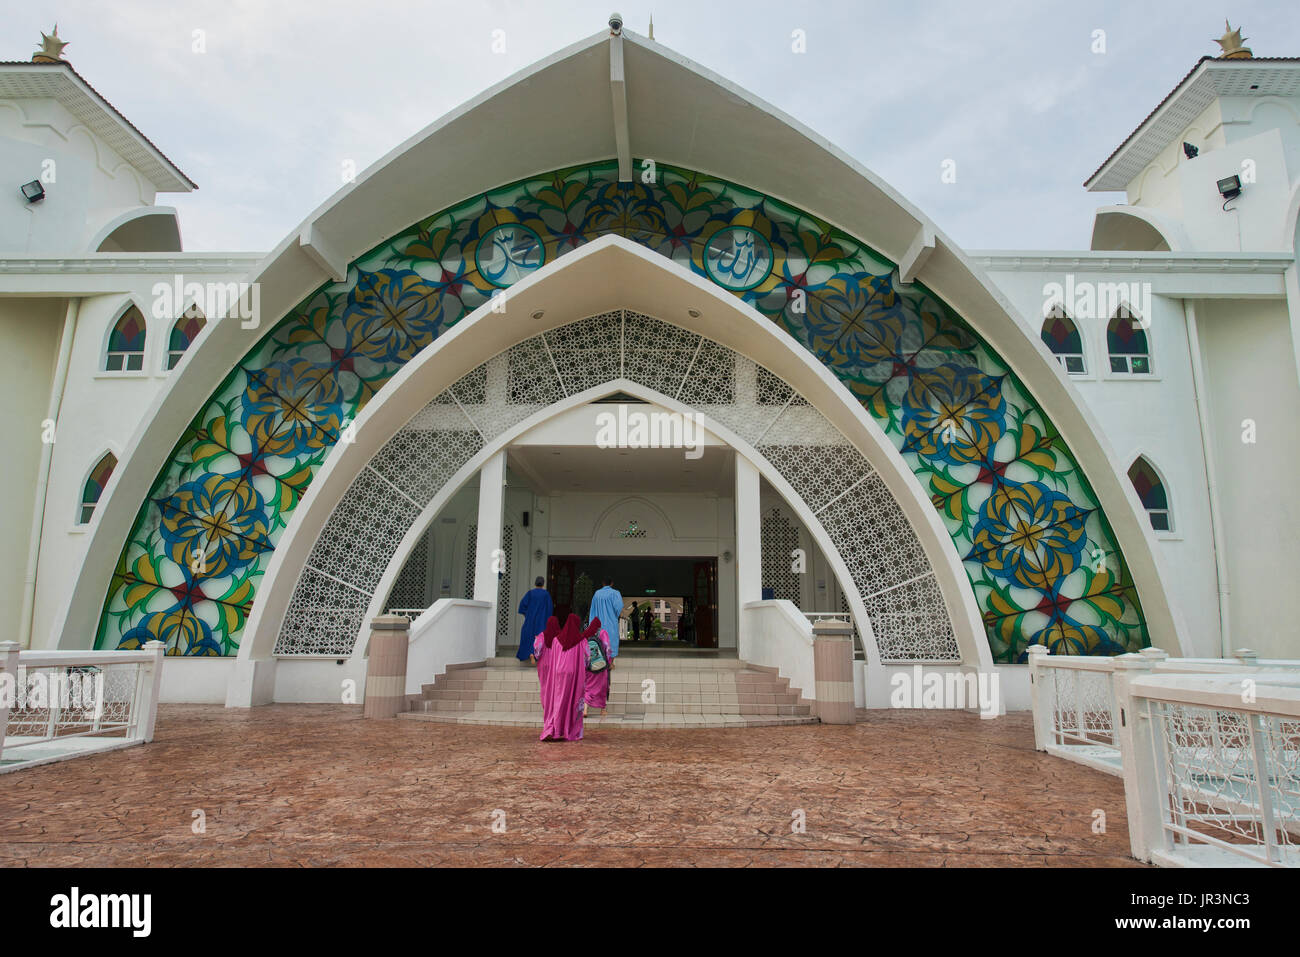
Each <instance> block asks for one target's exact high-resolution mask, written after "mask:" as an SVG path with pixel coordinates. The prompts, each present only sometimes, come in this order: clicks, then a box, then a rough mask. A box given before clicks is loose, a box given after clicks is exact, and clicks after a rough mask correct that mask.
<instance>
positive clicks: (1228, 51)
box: [1214, 20, 1251, 60]
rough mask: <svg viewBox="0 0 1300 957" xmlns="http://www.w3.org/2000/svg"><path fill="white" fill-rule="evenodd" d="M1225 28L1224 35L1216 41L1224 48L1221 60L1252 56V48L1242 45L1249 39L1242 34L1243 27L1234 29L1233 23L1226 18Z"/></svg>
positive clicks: (1220, 56) (1220, 55)
mask: <svg viewBox="0 0 1300 957" xmlns="http://www.w3.org/2000/svg"><path fill="white" fill-rule="evenodd" d="M1223 28H1224V34H1223V36H1222V37H1220V38H1219V39H1217V40H1215V41H1214V42H1215V43H1217V44H1218V45H1219V46H1220V47H1221V48H1222V50H1223V52H1222V53H1221V54H1219V59H1221V60H1232V59H1244V58H1246V57H1249V56H1251V52H1250V48H1249V47H1245V46H1242V44H1243V43H1244V42H1245V41H1246V40H1248V39H1249V37H1243V36H1242V35H1241V27H1238V28H1237V29H1235V30H1234V29H1232V24H1231V23H1229V22H1228V21H1227V20H1224V21H1223Z"/></svg>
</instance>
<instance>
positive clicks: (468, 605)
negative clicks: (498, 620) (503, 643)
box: [405, 598, 493, 694]
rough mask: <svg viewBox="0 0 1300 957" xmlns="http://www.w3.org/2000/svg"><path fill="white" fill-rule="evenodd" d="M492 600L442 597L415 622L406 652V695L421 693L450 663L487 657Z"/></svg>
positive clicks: (470, 662)
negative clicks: (486, 646) (484, 643)
mask: <svg viewBox="0 0 1300 957" xmlns="http://www.w3.org/2000/svg"><path fill="white" fill-rule="evenodd" d="M492 607H493V606H492V602H490V601H474V600H473V599H469V598H440V599H438V600H437V601H436V602H434V603H433V605H432V606H430V607H429V608H428V609H427V610H426V611H425V612H424V614H422V615H420V616H419V617H418V618H416V619H415V620H414V621H413V622H411V630H410V639H409V642H408V644H407V652H406V689H405V693H406V694H419V693H420V689H421V686H422V685H425V684H429V683H431V682H432V681H433V679H434V678H436V677H437V676H438V675H440V674H442V673H443V672H444V671H446V670H447V666H448V665H456V664H472V663H473V662H476V661H482V660H483V635H484V634H486V633H487V632H486V629H487V626H488V624H489V621H490V618H491V615H492Z"/></svg>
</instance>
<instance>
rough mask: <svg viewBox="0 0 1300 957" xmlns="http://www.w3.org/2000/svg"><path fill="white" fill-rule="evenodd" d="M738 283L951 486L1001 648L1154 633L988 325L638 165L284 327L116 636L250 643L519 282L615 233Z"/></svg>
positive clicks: (466, 211) (565, 191)
mask: <svg viewBox="0 0 1300 957" xmlns="http://www.w3.org/2000/svg"><path fill="white" fill-rule="evenodd" d="M611 234H612V235H618V236H623V237H625V238H628V239H631V240H633V241H635V242H637V243H639V244H641V245H643V246H645V247H647V248H649V249H651V250H652V251H654V252H656V253H658V254H660V255H662V256H665V257H666V258H668V259H670V260H672V261H673V262H674V263H677V264H679V265H680V266H682V267H683V268H685V269H688V270H690V271H691V272H693V273H695V274H696V275H698V276H701V277H704V278H707V279H709V280H710V281H712V282H714V283H716V284H718V285H719V286H721V287H722V288H725V289H728V290H730V291H731V292H732V293H734V294H735V295H736V296H738V297H739V298H740V299H742V300H743V301H744V302H745V303H747V304H749V305H750V306H752V307H753V308H754V309H755V310H757V311H758V312H759V313H761V314H762V315H764V316H765V317H767V318H768V319H769V320H770V321H772V322H773V323H775V324H776V325H777V326H778V327H779V328H780V329H781V330H783V331H784V332H785V333H786V334H787V335H789V336H790V337H791V338H792V339H793V340H794V341H795V342H796V343H798V344H799V345H800V346H802V347H803V348H805V349H807V350H808V351H809V352H811V353H812V354H813V355H814V356H815V357H816V358H817V359H818V360H819V361H821V362H822V363H823V364H824V365H826V366H827V367H828V368H829V369H830V370H831V371H832V372H834V373H835V375H837V376H838V377H839V378H840V379H841V381H843V382H844V384H845V385H846V386H847V387H848V389H849V390H850V391H851V392H852V393H853V394H854V395H855V396H856V397H857V398H858V399H859V400H860V401H861V402H862V403H863V406H864V408H865V409H866V410H867V411H868V412H869V413H870V414H871V415H872V416H873V417H874V418H875V419H876V421H877V422H878V423H879V424H880V425H881V427H882V429H883V430H884V431H885V434H886V435H887V436H888V437H889V438H890V440H891V441H892V442H893V443H894V444H895V445H896V447H897V448H898V450H899V452H900V453H901V454H902V455H903V457H904V459H905V460H906V461H907V462H908V464H909V466H910V467H911V468H912V470H913V471H914V473H915V474H916V476H917V478H918V480H919V481H920V482H921V483H922V485H923V486H924V487H926V488H928V490H929V492H930V494H931V496H932V501H933V503H934V507H935V508H936V509H937V510H938V512H939V514H940V516H941V518H942V520H943V522H944V523H945V525H946V527H947V529H948V531H949V533H950V534H951V535H952V537H953V540H954V541H955V542H956V544H957V548H958V551H959V554H961V555H962V556H963V560H964V562H965V567H966V570H967V572H968V574H969V576H970V580H971V584H972V587H973V589H974V592H975V595H976V597H977V599H978V601H979V603H980V605H981V608H982V611H983V616H984V624H985V629H986V632H987V634H988V639H989V643H990V646H991V648H992V651H993V654H994V657H995V659H996V660H999V661H1004V662H1016V661H1023V660H1024V659H1025V655H1026V649H1027V648H1028V647H1029V646H1030V645H1033V644H1045V645H1048V646H1050V647H1051V648H1052V649H1053V650H1054V651H1056V652H1057V653H1066V654H1082V653H1089V654H1113V653H1119V652H1124V651H1135V650H1137V649H1139V648H1141V647H1143V646H1145V645H1146V644H1148V641H1147V633H1146V626H1145V623H1144V621H1143V617H1142V610H1141V605H1140V603H1139V600H1138V596H1137V593H1136V589H1135V588H1134V585H1133V582H1132V580H1131V578H1130V576H1129V573H1128V568H1127V565H1126V563H1125V561H1124V558H1123V556H1122V555H1121V554H1120V551H1119V548H1118V546H1117V544H1116V541H1115V537H1114V535H1113V533H1112V532H1111V530H1110V527H1109V525H1108V523H1107V521H1106V518H1105V516H1104V515H1103V514H1102V512H1101V510H1100V508H1099V507H1098V504H1097V499H1096V496H1095V495H1094V494H1093V492H1092V489H1091V487H1090V486H1089V485H1088V483H1087V480H1086V479H1085V477H1084V476H1083V474H1082V473H1081V471H1080V469H1079V467H1078V464H1077V462H1076V461H1075V459H1074V457H1073V456H1072V455H1071V453H1070V451H1069V449H1068V448H1066V446H1065V444H1064V442H1063V441H1062V440H1061V438H1060V436H1059V435H1058V434H1057V432H1056V430H1055V429H1054V428H1053V426H1052V424H1051V422H1050V421H1048V419H1047V418H1046V416H1045V415H1044V414H1043V413H1042V411H1041V410H1040V409H1039V408H1038V407H1037V406H1036V405H1035V403H1034V402H1033V401H1031V400H1030V398H1029V397H1028V393H1027V392H1026V391H1025V390H1024V389H1023V388H1021V387H1020V385H1019V383H1018V382H1017V380H1016V378H1015V376H1014V375H1013V374H1012V373H1011V372H1010V370H1009V369H1008V368H1007V367H1006V365H1005V364H1004V363H1003V362H1002V360H1001V359H999V358H998V356H997V355H996V353H995V352H994V351H992V350H991V349H990V348H989V347H988V346H987V345H986V344H985V343H983V342H982V341H981V340H980V339H979V337H978V336H977V335H976V334H975V333H974V332H973V331H972V330H971V328H970V327H969V326H968V325H967V324H966V323H965V322H964V321H963V320H962V319H961V318H960V317H959V316H957V315H956V314H955V313H954V312H953V311H952V310H951V309H950V308H949V307H948V306H947V305H945V304H944V303H943V302H942V301H940V300H939V299H938V297H936V296H934V295H933V294H932V293H931V292H930V291H929V290H928V289H926V288H925V287H924V285H922V284H921V283H913V284H910V285H905V284H902V283H900V282H899V280H898V274H897V270H896V268H895V266H894V264H893V263H891V262H889V261H887V260H885V259H883V258H882V257H880V256H879V255H878V254H876V253H875V252H874V251H872V250H871V249H869V248H867V247H866V246H864V245H862V244H861V243H859V242H858V241H856V240H855V239H853V238H852V237H850V236H847V235H845V234H844V233H841V232H839V231H837V230H836V229H834V228H833V227H831V226H830V225H829V224H827V223H825V222H824V221H822V220H819V219H817V218H815V217H813V216H810V215H808V214H807V213H804V212H801V211H799V210H797V209H794V208H792V207H789V206H786V205H784V204H783V203H780V202H778V201H776V200H773V199H771V198H770V197H767V196H765V195H763V194H761V193H757V192H754V191H751V190H748V189H745V188H744V187H741V186H737V185H736V184H734V183H729V182H727V181H724V180H721V179H718V178H715V177H710V176H706V175H703V174H700V173H695V172H691V171H689V170H684V169H676V168H670V167H666V166H664V165H663V164H659V166H658V175H657V178H656V180H655V182H653V183H644V182H641V181H640V180H637V181H634V182H630V183H620V182H619V181H618V166H617V163H616V162H615V161H612V160H611V161H606V162H601V163H596V164H592V165H589V166H583V167H577V168H572V169H565V170H560V171H557V172H554V173H550V174H545V175H541V176H537V177H534V178H531V179H528V180H525V181H523V182H519V183H514V184H511V185H509V186H503V187H501V188H499V189H495V190H491V191H489V192H487V193H484V194H482V195H480V196H476V197H474V198H472V199H469V200H466V201H465V202H463V203H461V204H459V205H457V206H455V207H453V208H450V209H447V210H444V211H442V212H439V213H437V214H435V215H432V216H429V217H427V218H425V219H422V220H420V221H419V222H417V223H415V224H414V225H412V226H411V227H410V228H409V229H407V230H405V231H403V232H402V233H400V234H398V235H397V236H395V237H393V238H392V239H390V240H388V241H386V242H384V243H383V244H381V245H380V246H378V247H376V248H375V249H373V250H371V251H370V252H368V253H366V254H365V255H363V256H361V257H360V258H358V259H357V260H356V261H355V262H353V263H352V264H351V267H350V269H349V271H348V275H347V278H346V279H345V280H344V281H342V282H337V283H327V284H326V285H324V286H322V287H321V288H320V289H318V290H317V291H316V292H315V293H314V294H312V295H311V296H309V297H308V298H307V299H306V300H304V301H303V302H302V303H301V304H300V305H299V306H298V307H297V308H295V309H294V310H292V311H291V312H290V314H289V315H288V316H286V317H285V318H284V319H283V320H282V321H280V322H279V323H277V324H276V325H275V326H274V327H273V328H272V329H271V330H270V331H269V332H268V334H267V335H266V336H265V337H264V338H263V339H262V341H261V342H259V343H258V344H257V346H255V347H254V348H253V350H252V351H251V352H250V353H249V354H248V355H246V356H245V357H244V359H243V360H242V361H241V362H240V363H239V364H238V365H237V366H236V367H235V368H234V369H233V370H232V371H231V373H230V374H229V376H228V377H227V378H226V380H225V382H224V383H223V384H222V386H221V387H220V388H219V389H218V390H217V392H216V393H215V394H214V395H213V396H212V398H211V399H210V400H209V402H208V403H207V405H205V406H204V408H203V409H202V410H201V411H200V413H199V414H198V415H197V416H196V417H195V419H194V421H193V422H192V423H191V424H190V427H189V428H188V429H187V430H186V432H185V434H184V435H182V436H181V438H180V441H179V442H178V443H177V446H176V449H175V452H174V453H173V455H172V456H171V458H170V460H169V462H168V463H167V465H166V466H165V468H164V469H163V471H162V472H161V473H160V474H159V476H158V478H157V480H156V482H155V483H154V486H153V488H152V489H151V490H150V493H149V496H148V498H147V500H146V501H145V503H144V505H143V507H142V508H141V510H140V513H139V515H138V517H137V519H136V523H135V526H134V528H133V530H132V532H131V534H130V537H129V540H128V541H127V543H126V546H125V548H124V549H123V551H122V555H121V558H120V559H119V561H118V564H117V567H116V569H115V572H114V575H113V579H112V584H111V586H110V589H109V592H108V596H107V599H106V602H105V605H104V611H103V615H102V617H101V621H100V629H99V635H98V639H97V642H98V647H104V648H113V647H135V646H137V645H138V644H140V643H143V642H144V641H147V640H149V639H150V638H155V637H156V638H160V639H161V640H163V641H164V642H165V643H166V644H167V647H168V649H169V652H170V653H173V654H223V655H229V654H234V653H235V651H236V650H237V648H238V645H239V641H240V636H241V632H242V629H243V627H244V624H245V622H246V621H247V618H248V614H249V610H250V608H251V606H252V602H253V600H254V597H255V593H256V589H257V587H258V584H259V582H260V580H261V577H262V575H263V574H264V572H265V569H266V565H267V562H268V561H269V558H270V555H271V553H272V552H273V550H274V548H275V547H276V543H277V542H278V541H279V539H280V536H281V535H282V534H283V531H284V529H285V527H286V526H287V524H288V522H289V521H290V519H291V517H292V513H293V510H294V508H295V507H296V505H297V503H298V501H299V499H300V498H301V497H302V495H303V493H304V492H305V490H306V488H307V486H308V485H309V484H310V482H311V480H312V477H313V476H314V475H315V474H316V471H317V470H318V469H319V467H320V465H321V463H322V462H323V460H324V458H325V457H326V455H328V453H329V451H330V449H331V448H332V447H333V445H334V443H335V442H336V441H337V440H338V438H339V436H340V434H341V433H342V431H343V430H344V429H345V428H346V427H347V425H348V423H349V422H351V421H352V420H353V419H354V418H355V417H356V415H357V413H358V412H359V411H360V410H361V409H362V408H363V407H364V406H365V405H366V403H368V402H369V401H370V399H371V398H372V397H373V396H374V395H375V394H376V393H377V392H378V391H379V390H380V389H382V388H383V387H384V384H385V383H387V382H388V380H389V379H391V378H392V377H393V376H394V375H395V374H396V373H397V372H398V371H399V370H400V369H401V367H402V366H403V365H404V364H405V363H406V362H407V361H409V360H410V359H411V358H412V357H413V356H415V355H416V354H417V353H418V352H419V351H420V350H421V349H423V348H425V347H427V346H428V345H429V344H430V343H432V342H433V341H434V340H435V339H436V338H437V337H438V336H440V335H441V334H442V333H444V332H445V331H447V330H448V329H450V328H452V327H453V326H454V325H455V324H456V323H457V322H459V321H460V320H461V319H462V318H463V317H464V316H466V315H468V314H469V313H470V312H472V311H473V310H474V309H476V308H478V307H479V306H481V305H482V304H484V303H485V302H488V301H489V300H490V298H491V297H492V295H493V293H494V292H496V291H497V290H499V289H501V288H503V287H505V286H508V285H510V284H511V283H513V282H516V281H518V280H519V279H521V278H523V277H524V276H526V275H528V274H529V273H531V272H533V271H535V270H536V269H539V268H541V267H542V266H543V265H544V264H546V263H550V262H553V261H554V260H555V259H557V258H558V257H560V256H563V255H564V254H565V253H568V252H571V251H572V250H574V249H577V248H579V247H581V246H582V245H584V244H585V243H588V242H590V241H592V240H594V239H596V238H599V237H600V236H604V235H611Z"/></svg>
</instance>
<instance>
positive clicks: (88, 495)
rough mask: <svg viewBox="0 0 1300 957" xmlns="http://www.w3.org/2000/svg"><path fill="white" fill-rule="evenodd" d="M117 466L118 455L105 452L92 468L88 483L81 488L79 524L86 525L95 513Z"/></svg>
mask: <svg viewBox="0 0 1300 957" xmlns="http://www.w3.org/2000/svg"><path fill="white" fill-rule="evenodd" d="M115 468H117V456H116V455H114V454H113V453H112V452H105V453H104V457H103V458H102V459H100V460H99V461H98V462H97V463H96V464H95V467H94V468H93V469H91V470H90V475H89V477H87V479H86V485H85V487H84V488H83V489H82V490H81V507H80V509H78V511H77V524H78V525H85V524H86V523H87V522H89V521H90V518H91V516H92V515H94V514H95V506H96V505H97V504H99V497H100V496H101V495H103V494H104V487H105V486H106V485H108V479H109V477H110V476H111V475H112V474H113V469H115Z"/></svg>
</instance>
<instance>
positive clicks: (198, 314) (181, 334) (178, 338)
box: [167, 306, 208, 369]
mask: <svg viewBox="0 0 1300 957" xmlns="http://www.w3.org/2000/svg"><path fill="white" fill-rule="evenodd" d="M207 322H208V321H207V319H205V318H204V317H203V312H202V310H200V309H199V307H198V306H190V307H189V308H188V309H186V310H185V312H184V314H183V315H182V316H181V317H180V318H179V319H177V320H176V324H175V325H174V326H172V334H171V338H170V339H169V340H168V342H167V368H168V369H175V368H176V364H177V363H178V362H180V361H181V356H183V355H185V350H186V349H188V348H189V347H190V344H191V343H192V342H194V340H195V339H196V338H198V335H199V333H200V332H202V331H203V327H204V326H205V325H207Z"/></svg>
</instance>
